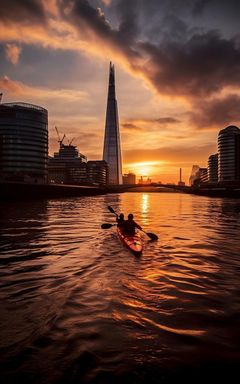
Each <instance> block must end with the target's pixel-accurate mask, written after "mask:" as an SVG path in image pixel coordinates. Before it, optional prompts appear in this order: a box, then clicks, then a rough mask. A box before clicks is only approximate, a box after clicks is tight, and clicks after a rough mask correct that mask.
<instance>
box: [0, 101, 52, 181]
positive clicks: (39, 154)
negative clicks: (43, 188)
mask: <svg viewBox="0 0 240 384" xmlns="http://www.w3.org/2000/svg"><path fill="white" fill-rule="evenodd" d="M47 163H48V112H47V110H46V109H44V108H42V107H39V106H37V105H32V104H26V103H4V104H0V177H1V179H3V180H10V181H23V182H34V183H46V182H47Z"/></svg>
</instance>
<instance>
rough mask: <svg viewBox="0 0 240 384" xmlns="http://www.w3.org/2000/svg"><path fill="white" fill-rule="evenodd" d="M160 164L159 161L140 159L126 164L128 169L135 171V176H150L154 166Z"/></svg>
mask: <svg viewBox="0 0 240 384" xmlns="http://www.w3.org/2000/svg"><path fill="white" fill-rule="evenodd" d="M157 165H160V162H159V161H140V162H136V163H131V164H127V166H128V169H130V170H131V172H133V173H135V174H136V176H145V177H150V176H152V175H153V174H154V171H155V167H156V166H157Z"/></svg>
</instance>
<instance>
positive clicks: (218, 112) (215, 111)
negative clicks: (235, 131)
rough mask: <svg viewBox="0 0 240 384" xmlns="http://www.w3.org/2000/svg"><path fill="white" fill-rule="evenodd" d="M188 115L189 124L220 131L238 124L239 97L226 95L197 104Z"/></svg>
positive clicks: (239, 113)
mask: <svg viewBox="0 0 240 384" xmlns="http://www.w3.org/2000/svg"><path fill="white" fill-rule="evenodd" d="M193 111H194V112H191V114H190V120H191V122H192V123H193V124H194V125H195V126H197V127H198V128H203V129H213V128H218V129H221V128H223V127H224V126H227V125H231V124H236V125H238V124H240V96H239V95H236V94H231V95H227V96H225V97H223V98H215V99H213V100H206V101H205V100H204V101H200V102H198V104H196V105H195V108H193Z"/></svg>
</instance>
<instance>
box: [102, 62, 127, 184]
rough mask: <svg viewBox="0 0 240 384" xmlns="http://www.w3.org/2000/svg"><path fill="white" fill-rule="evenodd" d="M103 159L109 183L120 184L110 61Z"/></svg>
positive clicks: (113, 80) (114, 102)
mask: <svg viewBox="0 0 240 384" xmlns="http://www.w3.org/2000/svg"><path fill="white" fill-rule="evenodd" d="M103 160H105V161H106V162H107V163H108V165H109V184H122V159H121V145H120V134H119V121H118V107H117V100H116V93H115V73H114V65H113V64H112V63H110V71H109V85H108V100H107V112H106V124H105V136H104V148H103Z"/></svg>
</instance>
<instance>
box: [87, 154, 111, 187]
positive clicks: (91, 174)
mask: <svg viewBox="0 0 240 384" xmlns="http://www.w3.org/2000/svg"><path fill="white" fill-rule="evenodd" d="M87 181H88V183H89V184H98V185H106V184H108V164H107V162H106V161H105V160H95V161H88V162H87Z"/></svg>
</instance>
